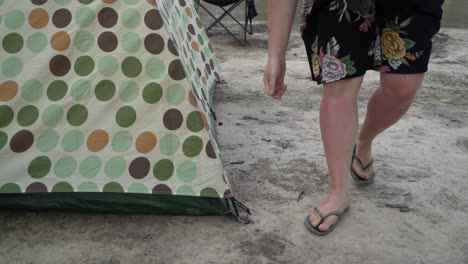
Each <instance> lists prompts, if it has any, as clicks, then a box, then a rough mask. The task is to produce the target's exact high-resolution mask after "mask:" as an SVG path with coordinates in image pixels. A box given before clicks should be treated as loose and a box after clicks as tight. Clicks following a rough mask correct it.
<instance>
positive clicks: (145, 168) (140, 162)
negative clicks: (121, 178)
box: [128, 157, 150, 179]
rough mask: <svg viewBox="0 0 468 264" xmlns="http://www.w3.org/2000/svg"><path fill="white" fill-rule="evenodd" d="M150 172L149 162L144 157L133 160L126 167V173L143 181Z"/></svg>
mask: <svg viewBox="0 0 468 264" xmlns="http://www.w3.org/2000/svg"><path fill="white" fill-rule="evenodd" d="M149 170H150V162H149V160H148V159H147V158H145V157H138V158H136V159H134V160H133V161H132V162H131V163H130V166H129V167H128V172H129V173H130V175H131V176H132V177H133V178H135V179H143V178H144V177H146V175H148V172H149Z"/></svg>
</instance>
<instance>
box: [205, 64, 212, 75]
mask: <svg viewBox="0 0 468 264" xmlns="http://www.w3.org/2000/svg"><path fill="white" fill-rule="evenodd" d="M205 69H206V71H207V72H208V75H211V68H210V65H209V64H208V63H205Z"/></svg>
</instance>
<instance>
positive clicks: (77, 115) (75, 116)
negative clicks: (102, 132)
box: [67, 104, 88, 126]
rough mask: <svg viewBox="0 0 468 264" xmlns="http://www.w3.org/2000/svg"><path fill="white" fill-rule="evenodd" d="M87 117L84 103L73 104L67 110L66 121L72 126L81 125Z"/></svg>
mask: <svg viewBox="0 0 468 264" xmlns="http://www.w3.org/2000/svg"><path fill="white" fill-rule="evenodd" d="M87 119H88V109H87V108H86V106H84V105H81V104H77V105H74V106H72V107H71V108H70V109H69V110H68V112H67V120H68V123H70V125H72V126H81V125H82V124H83V123H84V122H86V120H87Z"/></svg>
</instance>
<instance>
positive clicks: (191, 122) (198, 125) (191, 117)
mask: <svg viewBox="0 0 468 264" xmlns="http://www.w3.org/2000/svg"><path fill="white" fill-rule="evenodd" d="M204 126H205V125H204V124H203V119H202V116H201V113H200V111H193V112H191V113H190V114H188V116H187V128H188V129H189V130H190V131H192V132H199V131H200V130H202V129H203V127H204Z"/></svg>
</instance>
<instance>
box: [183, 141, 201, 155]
mask: <svg viewBox="0 0 468 264" xmlns="http://www.w3.org/2000/svg"><path fill="white" fill-rule="evenodd" d="M202 149H203V140H202V139H201V138H200V137H198V136H190V137H188V138H187V139H186V140H185V141H184V143H183V144H182V150H183V152H184V154H185V156H187V157H195V156H197V155H198V154H200V152H201V151H202Z"/></svg>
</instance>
